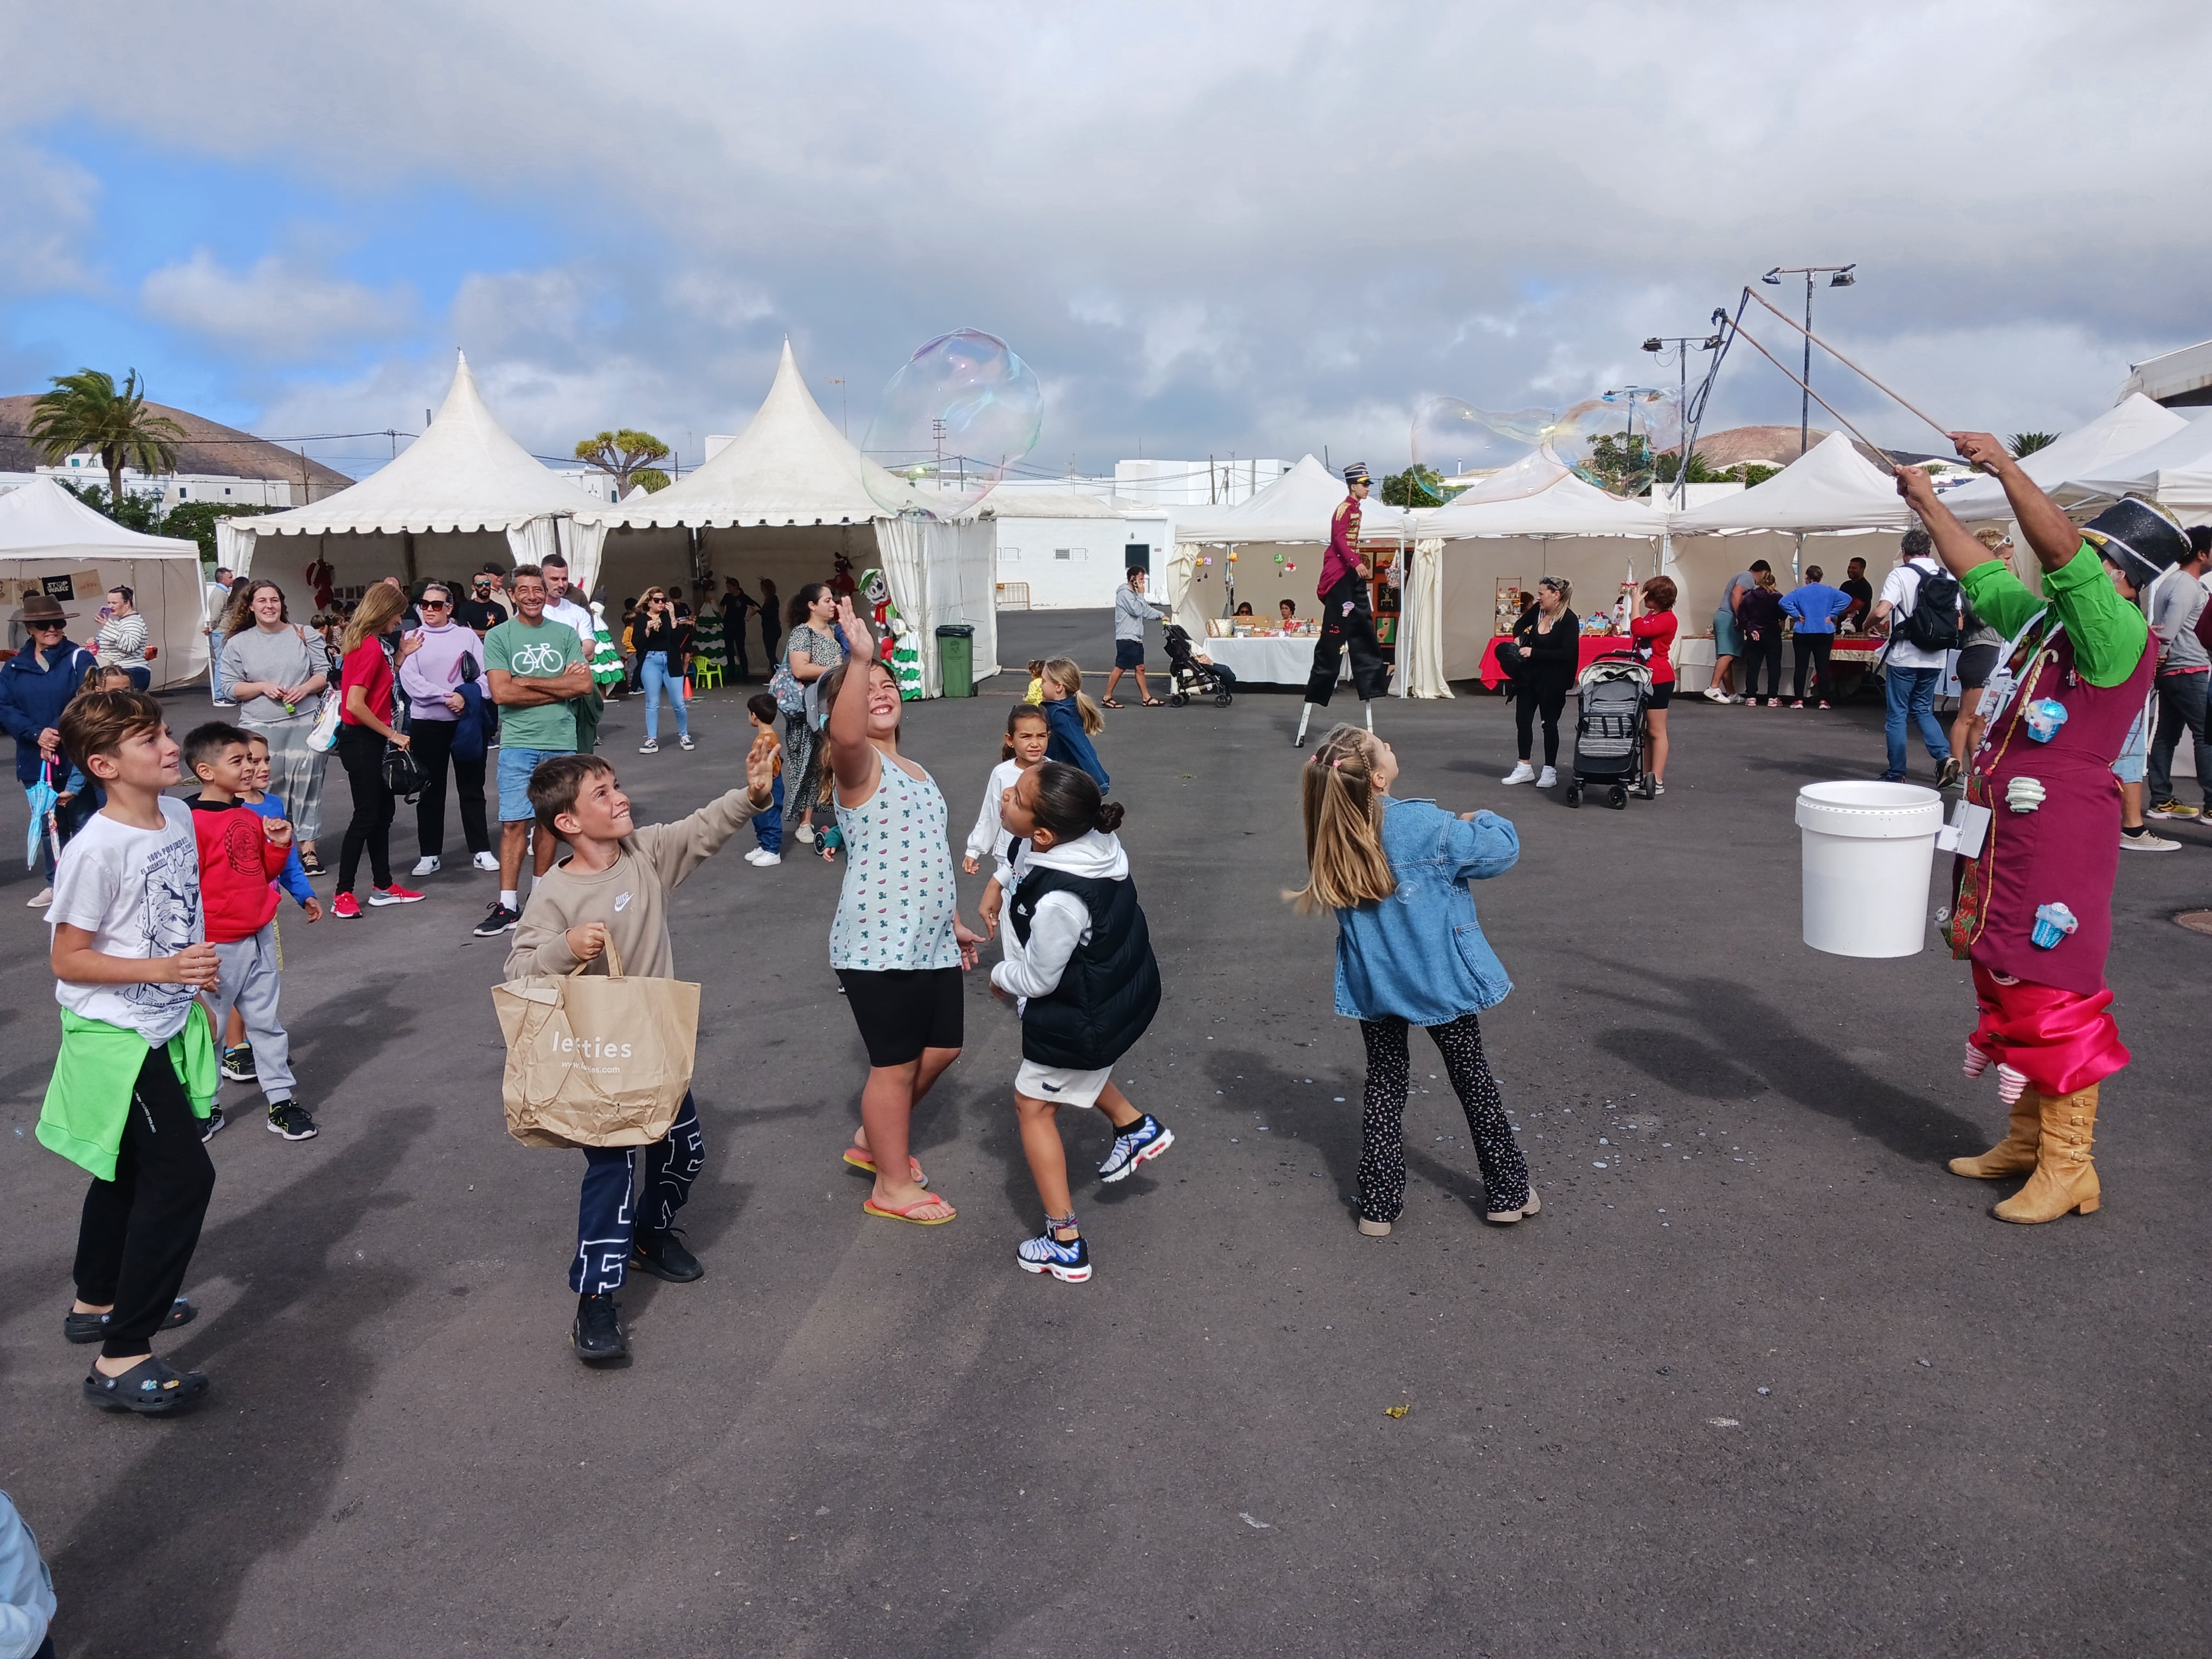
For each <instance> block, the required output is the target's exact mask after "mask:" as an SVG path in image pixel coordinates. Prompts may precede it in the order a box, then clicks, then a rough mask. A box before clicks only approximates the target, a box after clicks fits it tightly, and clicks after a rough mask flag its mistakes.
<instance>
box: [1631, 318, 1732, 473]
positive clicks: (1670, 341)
mask: <svg viewBox="0 0 2212 1659" xmlns="http://www.w3.org/2000/svg"><path fill="white" fill-rule="evenodd" d="M1720 344H1721V337H1720V336H1719V335H1717V334H1708V335H1706V336H1705V337H1704V338H1703V339H1702V340H1701V339H1699V337H1697V336H1696V335H1694V334H1673V335H1668V334H1655V335H1653V336H1652V337H1650V339H1648V340H1646V341H1645V342H1644V349H1645V350H1646V351H1648V352H1650V353H1651V354H1652V355H1653V356H1655V357H1656V356H1657V355H1658V354H1659V353H1660V352H1662V351H1664V350H1665V349H1667V348H1668V346H1672V347H1674V361H1675V363H1676V365H1677V366H1678V367H1679V368H1680V371H1681V372H1680V375H1679V376H1678V377H1677V379H1678V382H1679V384H1678V389H1677V390H1676V392H1675V394H1674V407H1675V408H1676V409H1677V410H1684V411H1686V410H1688V408H1689V406H1690V348H1691V347H1692V346H1693V345H1694V346H1696V347H1697V348H1698V349H1699V350H1701V351H1717V350H1719V349H1720ZM1689 491H1690V437H1689V431H1688V428H1684V429H1683V435H1682V437H1681V439H1680V453H1679V454H1677V455H1676V457H1675V459H1674V505H1675V506H1676V507H1681V506H1683V505H1685V504H1686V502H1687V501H1689V498H1690V495H1689Z"/></svg>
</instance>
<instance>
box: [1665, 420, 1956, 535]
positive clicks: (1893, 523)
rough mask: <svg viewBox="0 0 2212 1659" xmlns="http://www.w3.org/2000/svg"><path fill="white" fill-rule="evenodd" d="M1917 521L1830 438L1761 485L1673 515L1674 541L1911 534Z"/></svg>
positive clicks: (1875, 475)
mask: <svg viewBox="0 0 2212 1659" xmlns="http://www.w3.org/2000/svg"><path fill="white" fill-rule="evenodd" d="M1918 522H1919V521H1918V520H1917V519H1915V518H1914V517H1913V514H1912V509H1911V507H1907V506H1905V502H1904V501H1902V500H1901V499H1900V498H1899V495H1898V493H1897V481H1896V480H1895V479H1894V478H1893V477H1888V476H1887V474H1885V473H1883V472H1882V471H1881V469H1880V468H1878V467H1876V466H1875V465H1874V463H1873V462H1871V461H1869V460H1868V459H1866V458H1865V457H1864V456H1863V455H1861V454H1860V453H1858V451H1857V449H1856V448H1854V447H1852V444H1851V441H1850V439H1849V438H1846V437H1845V436H1844V435H1843V434H1842V433H1840V432H1832V433H1830V434H1829V435H1827V436H1826V437H1825V438H1823V439H1821V440H1820V442H1819V443H1817V444H1814V446H1813V447H1812V448H1810V449H1809V450H1808V451H1806V452H1805V453H1804V454H1803V455H1802V457H1800V458H1799V459H1796V460H1794V461H1792V462H1790V465H1787V466H1785V467H1784V468H1783V469H1782V471H1779V472H1778V473H1776V474H1775V475H1774V476H1773V477H1771V478H1769V479H1768V480H1766V482H1765V483H1758V484H1753V486H1752V487H1751V488H1750V489H1747V490H1745V491H1744V492H1743V493H1742V494H1741V495H1730V496H1729V497H1728V498H1727V499H1726V500H1724V501H1714V502H1712V503H1711V504H1710V505H1708V506H1705V507H1692V509H1691V510H1690V511H1688V512H1687V513H1676V514H1674V518H1673V520H1672V521H1671V523H1670V524H1669V525H1668V528H1669V529H1670V530H1672V531H1673V532H1674V534H1675V535H1677V536H1697V535H1714V534H1723V533H1725V532H1729V531H1741V530H1784V531H1808V532H1809V531H1823V530H1910V529H1911V528H1912V527H1913V526H1914V525H1916V524H1917V523H1918Z"/></svg>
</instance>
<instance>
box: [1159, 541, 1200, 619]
mask: <svg viewBox="0 0 2212 1659" xmlns="http://www.w3.org/2000/svg"><path fill="white" fill-rule="evenodd" d="M1202 556H1204V550H1203V549H1202V548H1201V547H1200V544H1198V543H1196V542H1177V543H1176V545H1175V551H1174V552H1172V553H1171V554H1170V555H1169V556H1168V568H1167V576H1166V580H1164V583H1163V584H1162V586H1161V592H1160V597H1161V598H1162V599H1165V600H1166V601H1167V603H1168V614H1169V615H1170V616H1171V617H1174V618H1175V619H1176V621H1177V622H1179V623H1182V625H1183V627H1184V629H1186V630H1188V632H1189V634H1190V635H1192V637H1193V638H1195V639H1204V638H1205V637H1206V618H1205V617H1202V616H1200V615H1199V613H1198V608H1197V598H1198V595H1197V588H1198V562H1199V560H1200V557H1202Z"/></svg>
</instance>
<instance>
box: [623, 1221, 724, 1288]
mask: <svg viewBox="0 0 2212 1659" xmlns="http://www.w3.org/2000/svg"><path fill="white" fill-rule="evenodd" d="M629 1265H630V1268H631V1271H633V1272H635V1273H651V1274H652V1275H653V1277H654V1278H655V1279H666V1280H667V1281H668V1282H669V1283H670V1284H671V1285H689V1284H690V1282H691V1281H692V1280H693V1279H703V1278H705V1277H706V1273H707V1270H706V1269H705V1268H704V1267H701V1266H700V1265H699V1258H698V1257H697V1256H696V1255H692V1254H691V1252H690V1250H688V1249H684V1241H683V1240H682V1239H680V1238H678V1237H677V1236H676V1235H675V1233H674V1232H673V1231H670V1232H665V1233H649V1232H647V1231H646V1230H645V1229H644V1228H642V1227H640V1228H639V1229H638V1230H637V1231H636V1233H635V1234H634V1235H633V1236H632V1237H631V1239H630V1245H629Z"/></svg>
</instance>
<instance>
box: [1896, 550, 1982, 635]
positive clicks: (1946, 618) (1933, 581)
mask: <svg viewBox="0 0 2212 1659" xmlns="http://www.w3.org/2000/svg"><path fill="white" fill-rule="evenodd" d="M1919 574H1920V587H1919V591H1918V592H1916V593H1915V594H1914V595H1913V596H1912V614H1911V615H1910V616H1908V617H1905V622H1904V624H1903V625H1902V626H1901V627H1900V628H1899V629H1898V630H1897V631H1898V632H1899V634H1902V635H1904V636H1905V639H1906V640H1907V641H1910V642H1911V643H1912V644H1914V645H1917V646H1918V647H1920V648H1921V649H1922V650H1923V651H1955V650H1957V649H1958V648H1959V645H1960V641H1963V640H1964V639H1965V638H1966V635H1965V633H1964V632H1963V631H1962V630H1961V629H1960V626H1959V579H1958V578H1957V577H1956V576H1954V575H1953V574H1951V573H1950V572H1949V571H1948V570H1936V571H1927V570H1923V571H1922V572H1920V573H1919Z"/></svg>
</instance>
